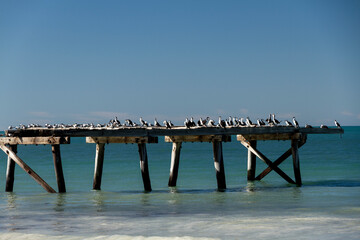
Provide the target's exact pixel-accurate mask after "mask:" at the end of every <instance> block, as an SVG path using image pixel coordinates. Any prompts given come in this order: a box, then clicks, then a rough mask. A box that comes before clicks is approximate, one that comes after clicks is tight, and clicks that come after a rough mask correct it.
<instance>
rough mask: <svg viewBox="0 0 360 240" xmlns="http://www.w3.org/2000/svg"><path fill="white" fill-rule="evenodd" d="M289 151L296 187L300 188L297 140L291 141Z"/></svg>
mask: <svg viewBox="0 0 360 240" xmlns="http://www.w3.org/2000/svg"><path fill="white" fill-rule="evenodd" d="M291 149H292V157H293V165H294V175H295V182H296V185H298V186H301V185H302V181H301V174H300V159H299V147H298V140H296V139H294V140H291Z"/></svg>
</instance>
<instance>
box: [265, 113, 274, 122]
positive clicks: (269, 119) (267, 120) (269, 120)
mask: <svg viewBox="0 0 360 240" xmlns="http://www.w3.org/2000/svg"><path fill="white" fill-rule="evenodd" d="M265 121H266V122H267V123H268V124H270V123H271V122H272V120H271V113H270V114H269V117H268V118H267V119H265Z"/></svg>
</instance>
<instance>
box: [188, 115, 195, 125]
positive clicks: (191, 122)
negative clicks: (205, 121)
mask: <svg viewBox="0 0 360 240" xmlns="http://www.w3.org/2000/svg"><path fill="white" fill-rule="evenodd" d="M189 122H190V127H195V126H196V123H195V122H194V118H193V117H191V118H190V121H189Z"/></svg>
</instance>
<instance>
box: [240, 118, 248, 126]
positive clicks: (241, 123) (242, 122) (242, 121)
mask: <svg viewBox="0 0 360 240" xmlns="http://www.w3.org/2000/svg"><path fill="white" fill-rule="evenodd" d="M239 125H240V126H242V127H244V126H246V123H244V118H240V120H239Z"/></svg>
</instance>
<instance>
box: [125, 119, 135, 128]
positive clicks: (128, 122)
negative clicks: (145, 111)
mask: <svg viewBox="0 0 360 240" xmlns="http://www.w3.org/2000/svg"><path fill="white" fill-rule="evenodd" d="M125 123H126V124H127V125H129V126H133V125H134V123H133V121H131V120H130V119H126V120H125Z"/></svg>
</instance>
